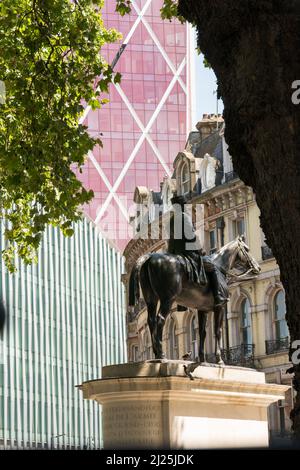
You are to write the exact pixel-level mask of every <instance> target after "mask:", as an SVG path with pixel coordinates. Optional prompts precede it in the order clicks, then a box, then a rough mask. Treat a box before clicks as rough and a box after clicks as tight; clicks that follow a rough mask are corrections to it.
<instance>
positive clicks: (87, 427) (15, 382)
mask: <svg viewBox="0 0 300 470" xmlns="http://www.w3.org/2000/svg"><path fill="white" fill-rule="evenodd" d="M0 226H1V234H0V241H1V249H4V247H5V240H4V229H5V221H2V223H1V225H0ZM38 259H39V261H38V264H37V265H32V266H24V265H23V263H22V262H20V260H19V259H16V265H17V269H18V270H17V272H16V273H15V274H9V273H8V271H7V269H6V267H5V265H4V262H3V260H2V261H1V276H0V281H1V284H0V288H1V297H2V300H3V302H4V305H5V307H6V309H7V311H8V315H7V316H8V319H9V321H8V322H7V324H6V326H5V328H4V331H3V334H2V337H1V340H0V354H1V355H0V366H1V367H0V410H1V417H3V419H2V420H1V422H0V442H1V448H7V449H9V448H24V447H27V448H28V447H29V448H36V447H39V448H50V447H54V448H58V447H60V448H61V447H64V448H66V447H67V448H86V447H87V448H99V447H100V443H101V442H102V434H101V408H100V406H98V405H97V404H95V403H94V402H90V401H86V400H83V398H82V393H81V392H80V391H78V389H77V388H76V385H79V384H80V383H82V382H83V381H84V380H89V379H93V378H100V376H101V367H102V365H106V364H112V363H120V362H124V360H126V346H125V345H126V333H125V327H124V325H125V309H124V290H123V286H122V283H121V273H122V269H123V268H122V266H123V259H122V257H121V255H120V253H118V252H116V251H115V250H114V249H113V248H112V247H111V246H110V245H109V243H108V242H107V241H106V240H105V239H104V238H103V236H102V235H101V233H99V232H98V231H97V230H96V227H95V226H94V224H93V223H92V222H90V221H88V220H87V219H83V220H81V221H80V222H78V223H77V224H74V236H73V237H70V238H65V237H64V236H63V235H62V234H61V233H60V232H59V230H58V229H57V228H53V227H47V229H46V231H45V234H44V237H43V242H42V244H41V247H40V248H39V253H38Z"/></svg>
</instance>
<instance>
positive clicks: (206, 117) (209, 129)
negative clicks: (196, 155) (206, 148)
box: [196, 113, 224, 140]
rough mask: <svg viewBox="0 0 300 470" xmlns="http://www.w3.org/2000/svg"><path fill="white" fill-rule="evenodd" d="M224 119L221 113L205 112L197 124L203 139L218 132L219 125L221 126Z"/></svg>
mask: <svg viewBox="0 0 300 470" xmlns="http://www.w3.org/2000/svg"><path fill="white" fill-rule="evenodd" d="M223 122H224V119H223V117H222V115H221V114H219V115H218V114H207V113H205V114H203V118H202V120H201V121H199V122H198V124H196V128H197V129H198V131H199V132H200V134H201V137H202V140H203V139H205V138H206V137H208V136H209V135H211V134H213V133H214V132H216V130H217V127H219V128H220V127H221V125H222V124H223Z"/></svg>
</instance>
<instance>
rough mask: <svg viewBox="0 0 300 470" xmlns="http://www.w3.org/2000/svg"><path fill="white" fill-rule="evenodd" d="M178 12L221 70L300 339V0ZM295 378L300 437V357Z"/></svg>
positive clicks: (230, 132) (238, 143)
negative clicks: (299, 83) (298, 84)
mask: <svg viewBox="0 0 300 470" xmlns="http://www.w3.org/2000/svg"><path fill="white" fill-rule="evenodd" d="M179 13H180V14H181V15H182V16H184V17H185V18H186V19H187V20H188V21H189V22H192V23H194V24H195V25H196V27H197V31H198V43H199V44H198V45H199V47H200V49H201V50H202V52H203V53H204V54H205V57H206V58H207V60H208V61H209V63H210V64H211V66H212V68H213V69H214V71H215V73H216V76H217V79H218V86H219V95H220V97H222V99H223V102H224V107H225V110H224V118H225V122H226V131H225V132H226V133H225V137H226V141H227V143H228V145H229V152H230V154H231V156H232V158H233V165H234V168H235V170H236V171H237V173H238V174H239V176H240V178H241V179H242V180H243V181H244V182H245V184H246V185H248V186H251V187H252V188H253V190H254V192H255V194H256V200H257V204H258V206H259V208H260V211H261V225H262V228H263V231H264V233H265V235H266V239H267V243H268V245H269V246H270V247H271V248H272V251H273V253H274V256H275V257H276V260H277V262H278V265H279V267H280V273H281V281H282V283H283V286H284V288H285V292H286V304H287V322H288V326H289V330H290V336H291V344H292V342H293V341H294V340H300V307H299V306H298V304H299V295H300V105H295V104H293V102H292V94H293V93H294V91H295V90H293V89H292V83H293V82H294V81H295V80H300V54H299V51H300V2H299V1H297V0H259V1H258V0H209V1H207V0H179ZM292 352H293V350H292V347H291V348H290V359H291V356H292ZM293 383H294V388H295V390H296V391H297V392H298V394H297V398H296V402H295V406H294V409H293V411H292V413H291V419H292V423H293V430H294V434H295V437H297V438H298V439H300V393H299V391H300V366H299V365H297V364H294V380H293Z"/></svg>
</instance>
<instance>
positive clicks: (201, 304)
mask: <svg viewBox="0 0 300 470" xmlns="http://www.w3.org/2000/svg"><path fill="white" fill-rule="evenodd" d="M172 202H173V206H174V203H175V202H176V204H177V203H178V202H179V207H181V209H182V208H183V204H182V200H180V198H176V199H174V200H172ZM173 216H174V217H175V216H176V210H175V211H173ZM180 220H181V223H182V224H183V225H185V229H186V230H184V231H182V236H181V237H178V238H176V237H174V225H173V228H172V224H171V226H170V227H171V228H170V239H169V243H168V252H167V253H149V254H147V255H144V256H142V257H141V258H139V260H138V261H137V263H136V265H135V266H134V268H133V269H132V271H131V275H130V282H129V306H130V307H134V306H135V305H136V303H137V302H138V300H139V297H140V287H141V291H142V294H143V298H144V300H145V302H146V305H147V311H148V326H149V330H150V333H151V340H152V347H153V352H154V355H155V358H156V359H163V358H164V353H163V350H162V334H163V327H164V324H165V321H166V319H167V317H168V315H169V313H170V312H171V309H172V307H173V305H174V304H177V305H178V306H179V307H178V308H177V310H178V311H180V310H186V308H192V309H197V311H198V324H199V338H200V343H199V361H200V362H205V353H204V344H205V337H206V321H207V315H208V313H209V312H214V334H215V356H216V363H218V364H222V363H223V360H222V357H221V348H220V340H221V331H222V323H223V317H224V309H225V307H226V303H227V301H228V284H229V283H230V282H231V281H232V280H238V279H240V280H241V279H245V278H247V277H249V276H255V275H257V274H259V272H260V267H259V265H258V263H257V262H256V260H255V259H254V258H253V257H252V256H251V255H250V253H249V248H248V246H247V245H246V243H245V241H244V239H243V237H241V236H239V237H237V238H236V239H235V240H233V241H231V242H230V243H228V244H227V245H225V246H223V247H222V248H221V249H220V250H219V251H217V252H215V253H214V254H212V255H209V256H207V255H206V254H205V253H204V252H203V250H202V249H201V247H200V246H199V241H198V238H197V236H196V234H195V231H194V228H193V224H192V221H191V218H190V217H189V215H188V214H186V213H185V212H184V210H182V211H181V219H180ZM158 303H159V309H158V311H157V306H158Z"/></svg>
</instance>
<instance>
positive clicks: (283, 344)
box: [266, 336, 290, 355]
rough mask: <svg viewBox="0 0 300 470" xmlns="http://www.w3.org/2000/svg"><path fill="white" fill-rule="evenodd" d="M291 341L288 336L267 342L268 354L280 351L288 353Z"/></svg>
mask: <svg viewBox="0 0 300 470" xmlns="http://www.w3.org/2000/svg"><path fill="white" fill-rule="evenodd" d="M289 343H290V339H289V337H288V336H287V337H286V338H279V339H275V340H267V341H266V354H267V355H269V354H275V353H277V352H280V351H288V349H289Z"/></svg>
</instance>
